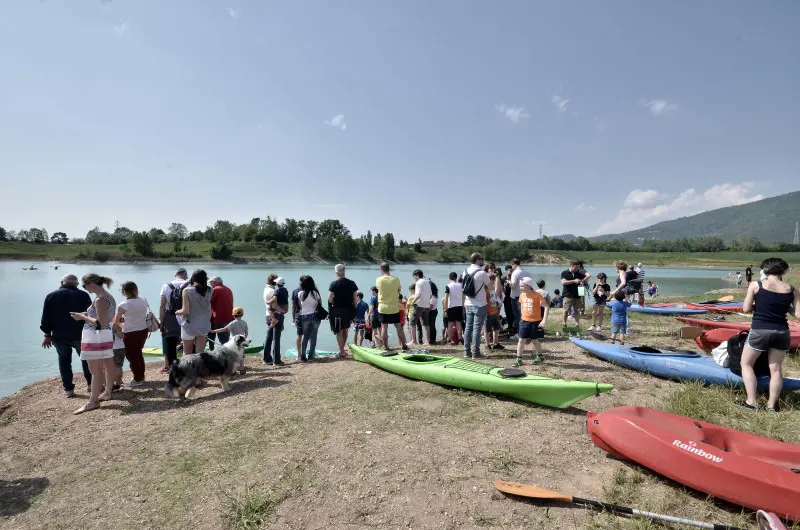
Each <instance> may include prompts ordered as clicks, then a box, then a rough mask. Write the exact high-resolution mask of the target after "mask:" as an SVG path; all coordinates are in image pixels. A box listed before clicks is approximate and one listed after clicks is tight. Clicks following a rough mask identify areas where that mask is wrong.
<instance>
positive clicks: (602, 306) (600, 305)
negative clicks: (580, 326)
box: [589, 272, 611, 331]
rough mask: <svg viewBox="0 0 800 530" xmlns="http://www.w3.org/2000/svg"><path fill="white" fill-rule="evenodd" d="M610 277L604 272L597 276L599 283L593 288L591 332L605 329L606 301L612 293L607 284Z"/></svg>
mask: <svg viewBox="0 0 800 530" xmlns="http://www.w3.org/2000/svg"><path fill="white" fill-rule="evenodd" d="M607 281H608V277H607V276H606V274H605V273H604V272H601V273H599V274H598V275H597V283H595V284H594V285H593V286H592V295H594V305H593V306H592V327H590V328H589V331H600V330H602V329H603V315H605V312H606V301H607V300H608V294H609V293H610V292H611V286H610V285H608V283H607Z"/></svg>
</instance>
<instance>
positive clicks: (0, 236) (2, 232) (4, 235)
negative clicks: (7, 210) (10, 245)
mask: <svg viewBox="0 0 800 530" xmlns="http://www.w3.org/2000/svg"><path fill="white" fill-rule="evenodd" d="M0 241H8V232H6V229H5V228H3V227H2V226H0Z"/></svg>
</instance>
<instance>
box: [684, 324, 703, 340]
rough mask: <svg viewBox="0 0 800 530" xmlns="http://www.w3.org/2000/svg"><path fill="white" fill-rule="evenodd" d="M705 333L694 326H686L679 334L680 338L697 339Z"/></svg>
mask: <svg viewBox="0 0 800 530" xmlns="http://www.w3.org/2000/svg"><path fill="white" fill-rule="evenodd" d="M703 333H705V331H704V330H702V329H700V328H695V327H693V326H684V327H682V328H681V329H680V331H679V332H678V336H679V337H680V338H682V339H696V338H697V337H699V336H700V335H702V334H703Z"/></svg>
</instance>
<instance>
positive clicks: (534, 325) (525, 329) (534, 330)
mask: <svg viewBox="0 0 800 530" xmlns="http://www.w3.org/2000/svg"><path fill="white" fill-rule="evenodd" d="M541 322H542V321H541V320H537V321H536V322H527V321H525V320H520V321H519V330H518V333H517V335H518V336H519V338H521V339H533V340H538V339H541V338H542V337H544V330H543V329H539V324H541Z"/></svg>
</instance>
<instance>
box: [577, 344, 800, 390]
mask: <svg viewBox="0 0 800 530" xmlns="http://www.w3.org/2000/svg"><path fill="white" fill-rule="evenodd" d="M569 340H571V341H572V343H573V344H575V345H576V346H578V347H579V348H582V349H584V350H586V351H587V352H589V353H591V354H592V355H594V356H595V357H599V358H600V359H603V360H604V361H609V362H612V363H614V364H618V365H620V366H624V367H625V368H630V369H631V370H636V371H637V372H644V373H646V374H651V375H655V376H657V377H663V378H665V379H672V380H674V381H702V382H703V383H705V384H709V385H725V386H732V387H743V386H744V381H743V380H742V378H741V377H740V376H738V375H736V374H734V373H733V372H731V371H730V370H729V369H728V368H723V367H722V366H719V365H718V364H717V363H716V362H714V359H713V358H711V356H709V355H703V354H700V353H697V352H692V351H685V350H658V349H656V348H649V349H650V350H655V351H653V352H650V351H639V350H637V349H638V348H642V347H641V346H630V345H624V346H623V345H620V344H609V343H606V342H597V341H593V340H586V339H578V338H574V337H572V338H570V339H569ZM758 389H759V390H762V391H766V390H769V376H761V377H759V378H758ZM783 389H784V391H787V392H788V391H792V390H800V379H793V378H791V377H784V378H783Z"/></svg>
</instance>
